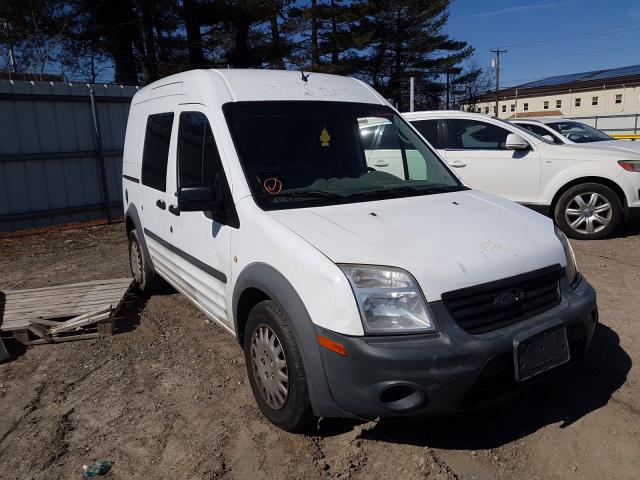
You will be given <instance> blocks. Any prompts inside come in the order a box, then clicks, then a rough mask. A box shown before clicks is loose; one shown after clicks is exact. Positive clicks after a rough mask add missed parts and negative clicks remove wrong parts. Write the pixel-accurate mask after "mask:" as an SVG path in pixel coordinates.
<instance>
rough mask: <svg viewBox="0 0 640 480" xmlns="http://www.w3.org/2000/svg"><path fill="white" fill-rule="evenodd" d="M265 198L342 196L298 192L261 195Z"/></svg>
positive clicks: (331, 193) (326, 193) (315, 191)
mask: <svg viewBox="0 0 640 480" xmlns="http://www.w3.org/2000/svg"><path fill="white" fill-rule="evenodd" d="M262 196H264V197H267V198H344V195H340V194H338V193H333V192H327V191H325V190H299V191H293V192H280V193H274V194H266V193H264V194H262Z"/></svg>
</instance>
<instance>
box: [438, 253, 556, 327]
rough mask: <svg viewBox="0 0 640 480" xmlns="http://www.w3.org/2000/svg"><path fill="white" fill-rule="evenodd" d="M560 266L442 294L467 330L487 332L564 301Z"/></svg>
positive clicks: (445, 301)
mask: <svg viewBox="0 0 640 480" xmlns="http://www.w3.org/2000/svg"><path fill="white" fill-rule="evenodd" d="M562 272H563V270H562V268H561V267H560V265H553V266H551V267H546V268H541V269H540V270H535V271H533V272H529V273H525V274H523V275H517V276H515V277H510V278H505V279H502V280H497V281H495V282H490V283H484V284H482V285H474V286H473V287H468V288H463V289H460V290H454V291H452V292H447V293H443V294H442V300H443V301H444V304H445V306H446V307H447V310H449V313H450V314H451V316H452V317H453V318H454V320H455V321H456V322H457V323H458V325H460V326H461V327H462V328H463V329H464V330H466V331H467V332H469V333H472V334H478V333H486V332H490V331H492V330H497V329H499V328H503V327H506V326H508V325H512V324H514V323H517V322H520V321H522V320H525V319H527V318H530V317H532V316H534V315H537V314H539V313H542V312H544V311H546V310H549V309H550V308H552V307H554V306H556V305H558V303H560V289H559V286H558V281H559V280H560V276H561V275H562Z"/></svg>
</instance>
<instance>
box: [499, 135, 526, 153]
mask: <svg viewBox="0 0 640 480" xmlns="http://www.w3.org/2000/svg"><path fill="white" fill-rule="evenodd" d="M505 146H506V147H507V149H508V150H528V149H529V144H528V143H527V141H526V140H525V139H524V138H522V137H521V136H520V135H518V134H517V133H510V134H509V135H507V141H506V145H505Z"/></svg>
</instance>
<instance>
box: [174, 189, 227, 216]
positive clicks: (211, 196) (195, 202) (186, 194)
mask: <svg viewBox="0 0 640 480" xmlns="http://www.w3.org/2000/svg"><path fill="white" fill-rule="evenodd" d="M178 208H179V209H180V211H181V212H213V211H216V210H221V209H222V202H221V201H220V200H219V198H218V196H217V195H216V191H215V189H214V188H213V186H212V185H210V184H206V183H202V184H198V185H189V186H187V187H180V188H179V189H178Z"/></svg>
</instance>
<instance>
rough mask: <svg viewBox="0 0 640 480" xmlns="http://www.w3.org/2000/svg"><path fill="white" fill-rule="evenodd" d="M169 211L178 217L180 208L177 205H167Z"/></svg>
mask: <svg viewBox="0 0 640 480" xmlns="http://www.w3.org/2000/svg"><path fill="white" fill-rule="evenodd" d="M169 213H173V214H174V215H175V216H176V217H179V216H180V209H179V208H178V206H177V205H169Z"/></svg>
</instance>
